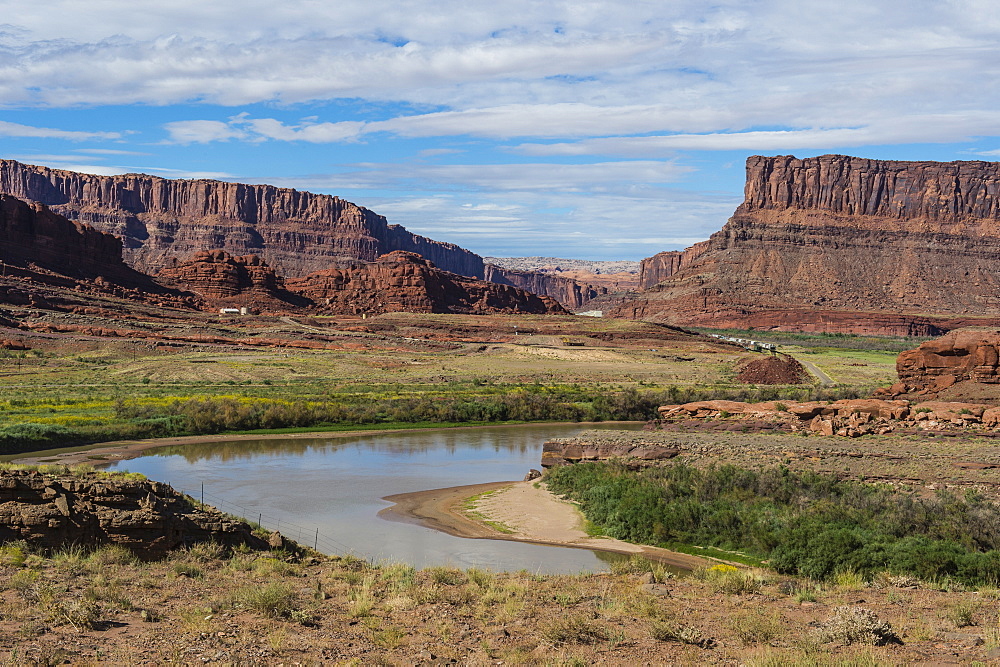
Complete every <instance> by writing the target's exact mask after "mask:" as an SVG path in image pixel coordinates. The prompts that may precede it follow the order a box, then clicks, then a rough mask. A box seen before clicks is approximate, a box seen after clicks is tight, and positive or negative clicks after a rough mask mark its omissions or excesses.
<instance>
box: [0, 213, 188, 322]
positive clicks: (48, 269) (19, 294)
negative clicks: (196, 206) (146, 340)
mask: <svg viewBox="0 0 1000 667" xmlns="http://www.w3.org/2000/svg"><path fill="white" fill-rule="evenodd" d="M0 265H2V275H3V277H4V278H10V279H12V280H11V281H5V282H8V283H10V282H14V284H13V285H11V284H5V285H0V303H4V304H12V305H25V306H31V307H39V308H49V307H53V308H56V309H66V308H71V307H73V304H76V303H77V302H79V300H80V298H82V295H84V294H86V293H92V294H104V295H113V296H118V297H122V298H126V299H130V300H135V301H141V302H146V303H155V304H158V305H169V306H174V307H182V308H190V307H193V305H194V300H193V299H191V298H190V295H184V294H182V293H180V292H177V291H176V290H172V289H169V288H164V287H162V286H160V285H158V284H157V283H156V282H154V281H153V280H152V279H151V278H150V277H149V276H147V275H144V274H142V273H140V272H138V271H135V270H134V269H132V268H131V267H129V266H128V265H127V264H125V263H124V262H123V261H122V243H121V241H120V240H118V239H117V238H115V237H114V236H112V235H111V234H107V233H104V232H100V231H98V230H96V229H94V228H93V227H91V226H89V225H85V224H81V223H79V222H73V221H70V220H67V219H66V218H64V217H63V216H61V215H57V214H55V213H53V212H52V211H50V210H49V209H48V208H47V207H45V206H44V205H42V204H39V203H37V202H33V203H28V202H24V201H21V200H20V199H17V198H16V197H13V196H10V195H2V194H0ZM40 285H45V286H48V287H50V288H51V287H54V288H57V289H59V290H63V294H64V296H62V297H60V298H58V299H56V300H55V301H58V302H59V303H55V302H54V301H53V298H52V297H51V296H49V297H44V296H42V295H41V294H40V293H39V292H38V290H37V289H35V288H37V287H38V286H40ZM33 286H34V287H35V288H33ZM50 291H51V290H50Z"/></svg>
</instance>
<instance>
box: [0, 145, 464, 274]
mask: <svg viewBox="0 0 1000 667" xmlns="http://www.w3.org/2000/svg"><path fill="white" fill-rule="evenodd" d="M0 192H6V193H9V194H12V195H14V196H16V197H19V198H21V199H28V200H32V201H38V202H41V203H43V204H45V205H47V206H48V207H50V208H51V209H52V210H53V211H55V212H56V213H59V214H61V215H64V216H66V217H67V218H70V219H72V220H78V221H80V222H85V223H88V224H90V225H93V226H94V227H95V228H97V229H99V230H101V231H105V232H108V233H111V234H114V235H115V236H117V237H119V238H120V239H122V241H123V243H124V258H125V261H126V262H127V263H128V264H129V265H131V266H132V267H134V268H136V269H138V270H140V271H143V272H145V273H150V274H154V273H157V272H158V271H159V270H160V269H162V268H164V267H167V266H170V264H171V262H170V260H171V258H186V257H188V256H190V255H192V254H194V253H195V252H198V251H201V250H215V249H222V250H226V251H227V252H229V253H230V254H232V255H234V256H241V255H249V254H256V255H259V256H260V257H262V258H263V259H264V260H265V261H266V262H267V263H268V264H269V265H270V266H272V267H274V268H275V270H276V271H277V272H278V273H280V274H282V275H287V276H303V275H306V274H308V273H311V272H313V271H319V270H321V269H324V268H326V267H327V266H329V264H330V261H331V260H333V259H338V258H345V257H347V258H354V259H362V260H367V261H371V260H374V259H375V258H376V257H377V256H379V255H381V254H384V253H387V252H391V251H393V250H405V251H410V252H416V253H419V254H420V255H422V256H424V257H426V258H427V259H429V260H430V261H432V262H434V263H435V264H437V265H439V266H441V267H442V268H444V269H446V270H449V271H453V272H456V273H460V274H462V275H469V276H476V277H480V278H482V277H483V261H482V258H481V257H479V256H478V255H476V254H474V253H471V252H469V251H467V250H464V249H462V248H460V247H458V246H456V245H454V244H451V243H439V242H437V241H432V240H431V239H427V238H424V237H422V236H417V235H415V234H411V233H410V232H408V231H406V230H405V229H403V228H402V227H400V226H399V225H389V224H387V222H386V220H385V218H383V217H382V216H380V215H377V214H375V213H373V212H372V211H369V210H368V209H365V208H362V207H360V206H356V205H354V204H352V203H350V202H347V201H344V200H342V199H340V198H338V197H333V196H330V195H317V194H312V193H309V192H299V191H297V190H291V189H288V188H277V187H274V186H270V185H246V184H242V183H224V182H221V181H212V180H168V179H163V178H158V177H156V176H147V175H143V174H126V175H123V176H95V175H92V174H81V173H76V172H72V171H63V170H59V169H49V168H47V167H36V166H31V165H25V164H21V163H19V162H15V161H14V160H0Z"/></svg>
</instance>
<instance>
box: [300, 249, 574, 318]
mask: <svg viewBox="0 0 1000 667" xmlns="http://www.w3.org/2000/svg"><path fill="white" fill-rule="evenodd" d="M287 285H288V289H289V290H291V291H293V292H296V293H298V294H300V295H302V296H305V297H307V298H309V299H310V300H311V301H313V303H314V304H315V306H316V308H318V309H319V310H320V311H321V312H329V313H342V314H358V315H360V314H365V315H378V314H381V313H388V312H411V313H466V314H486V313H539V314H541V313H565V312H566V311H565V310H564V309H563V308H562V307H561V306H560V305H559V304H558V303H557V302H556V301H555V300H554V299H552V298H550V297H540V296H537V295H535V294H532V293H530V292H526V291H524V290H520V289H518V288H516V287H511V286H507V285H499V284H496V283H491V282H486V281H483V280H476V279H473V278H468V277H466V276H461V275H458V274H455V273H450V272H447V271H442V270H440V269H438V268H437V267H435V266H434V264H433V262H430V261H428V260H426V259H424V258H422V257H420V256H419V255H416V254H414V253H408V252H401V251H396V252H392V253H389V254H387V255H383V256H382V257H379V258H378V259H377V260H376V261H374V262H348V263H343V264H342V265H340V266H338V267H336V268H330V269H327V270H325V271H319V272H316V273H313V274H310V275H308V276H305V277H303V278H298V279H292V280H289V281H288V283H287Z"/></svg>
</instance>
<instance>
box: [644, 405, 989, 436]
mask: <svg viewBox="0 0 1000 667" xmlns="http://www.w3.org/2000/svg"><path fill="white" fill-rule="evenodd" d="M659 413H660V421H657V422H651V423H650V424H649V425H648V427H649V428H650V429H651V430H657V429H664V428H666V429H669V427H670V426H671V424H673V423H676V422H681V423H682V424H683V425H684V427H685V428H687V429H694V430H697V428H696V427H697V425H698V424H697V421H701V422H702V423H710V424H718V423H720V422H725V421H735V422H737V423H743V424H749V423H753V424H754V425H755V426H756V427H757V428H760V426H761V425H762V424H764V425H766V426H768V427H769V428H772V429H774V428H777V429H780V430H785V431H791V432H797V433H801V434H804V435H809V434H814V435H826V436H844V437H849V438H856V437H859V436H863V435H872V434H875V435H885V434H886V433H892V432H894V431H898V430H901V429H902V430H905V431H910V432H920V431H922V430H923V431H935V432H937V431H949V430H951V431H953V430H956V429H959V430H968V429H977V430H991V431H992V430H996V429H997V428H998V427H1000V408H998V407H994V406H991V405H984V404H980V403H968V402H958V401H924V402H922V403H915V404H911V403H910V401H906V400H885V399H878V398H861V399H845V400H841V401H833V402H829V401H809V402H804V403H798V402H793V401H787V402H780V401H768V402H766V403H743V402H740V401H696V402H693V403H684V404H683V405H664V406H661V407H660V408H659ZM692 421H694V422H695V423H692ZM727 430H728V429H727Z"/></svg>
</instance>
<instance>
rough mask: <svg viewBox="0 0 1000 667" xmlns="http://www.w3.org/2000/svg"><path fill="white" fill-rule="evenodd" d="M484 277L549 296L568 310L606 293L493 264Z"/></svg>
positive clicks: (596, 288)
mask: <svg viewBox="0 0 1000 667" xmlns="http://www.w3.org/2000/svg"><path fill="white" fill-rule="evenodd" d="M485 276H486V280H488V281H490V282H493V283H497V284H500V285H510V286H512V287H517V288H519V289H523V290H525V291H528V292H531V293H533V294H542V295H545V296H550V297H552V298H553V299H555V300H556V301H558V302H559V303H561V304H563V305H564V306H566V307H567V308H569V309H570V310H573V309H575V308H580V307H581V306H583V305H584V304H585V303H587V302H588V301H590V300H591V299H595V298H597V297H599V296H602V295H604V294H607V293H608V289H607V288H606V287H598V286H595V285H588V284H584V283H580V282H578V281H576V280H574V279H572V278H564V277H562V276H559V275H553V274H550V273H542V272H540V271H518V270H516V269H507V268H504V267H501V266H497V265H495V264H486V265H485Z"/></svg>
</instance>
